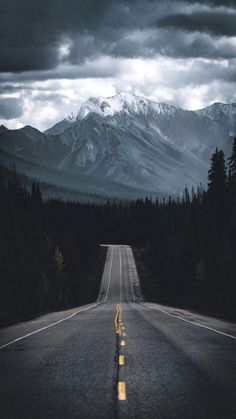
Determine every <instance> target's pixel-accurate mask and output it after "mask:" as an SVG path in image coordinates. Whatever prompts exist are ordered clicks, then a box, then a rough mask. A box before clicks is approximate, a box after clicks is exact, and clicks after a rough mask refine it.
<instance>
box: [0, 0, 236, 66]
mask: <svg viewBox="0 0 236 419" xmlns="http://www.w3.org/2000/svg"><path fill="white" fill-rule="evenodd" d="M0 3H1V15H0V38H1V62H0V71H2V72H3V71H4V72H17V71H18V72H19V71H32V70H44V69H45V70H48V69H51V68H55V67H56V66H57V65H58V63H59V62H60V61H61V57H60V54H58V48H59V45H60V44H61V43H63V40H66V39H69V40H70V51H69V54H68V55H67V57H66V59H67V61H69V62H71V64H78V63H79V62H83V61H84V60H85V59H86V58H88V57H94V56H98V55H100V54H109V55H111V56H118V57H137V56H144V57H147V56H149V57H150V56H152V55H153V54H155V53H156V54H160V55H165V54H167V55H170V56H171V55H173V56H180V57H182V56H197V57H199V56H203V57H206V56H207V55H208V54H210V56H211V57H212V56H214V57H230V56H235V51H234V52H233V51H230V49H229V48H227V50H226V51H225V48H224V45H222V48H220V47H218V48H214V47H213V50H212V45H213V43H214V39H209V37H208V38H204V37H203V36H202V37H201V35H202V34H201V35H200V34H198V35H196V37H195V39H192V38H191V39H188V35H186V33H185V34H184V33H183V32H182V30H184V31H186V30H187V31H188V32H190V33H191V32H196V31H197V32H206V33H209V34H212V35H217V36H221V35H227V36H231V35H235V34H236V10H235V13H233V10H232V8H231V9H227V8H226V5H227V4H228V5H229V6H232V2H226V1H224V2H223V1H221V2H220V1H215V2H213V1H209V2H206V1H205V2H203V1H201V2H198V3H196V4H195V7H193V2H178V1H171V0H167V1H165V2H161V1H160V0H156V1H154V0H148V1H145V2H143V1H141V0H135V1H132V0H123V1H122V0H120V1H115V0H99V1H98V0H86V1H84V0H40V1H39V0H21V1H19V0H8V1H7V2H3V1H2V0H1V2H0ZM213 5H215V6H218V8H219V6H222V5H224V7H223V8H222V9H221V11H219V10H218V12H217V10H214V8H213V7H212V6H213ZM169 28H170V30H169ZM171 28H174V29H175V31H176V30H178V31H177V34H176V36H173V30H171ZM135 30H139V31H143V38H142V36H141V35H140V36H139V37H138V38H137V39H135V37H134V36H133V37H132V36H130V35H132V33H133V32H134V31H135ZM147 30H149V31H150V33H149V36H147V33H146V32H145V31H147ZM186 36H187V39H186Z"/></svg>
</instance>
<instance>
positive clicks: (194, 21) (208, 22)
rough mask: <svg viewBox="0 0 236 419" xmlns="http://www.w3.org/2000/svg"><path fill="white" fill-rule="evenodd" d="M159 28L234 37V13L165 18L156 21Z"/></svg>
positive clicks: (201, 13)
mask: <svg viewBox="0 0 236 419" xmlns="http://www.w3.org/2000/svg"><path fill="white" fill-rule="evenodd" d="M158 26H159V27H164V28H167V27H172V28H177V29H184V30H187V31H190V32H192V31H198V32H201V31H203V32H208V33H211V34H213V35H226V36H234V35H236V13H232V14H229V13H214V12H212V11H211V12H200V13H193V14H185V13H181V14H176V15H170V16H165V17H163V18H162V19H160V20H159V21H158Z"/></svg>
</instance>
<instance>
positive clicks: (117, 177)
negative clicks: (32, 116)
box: [0, 93, 236, 197]
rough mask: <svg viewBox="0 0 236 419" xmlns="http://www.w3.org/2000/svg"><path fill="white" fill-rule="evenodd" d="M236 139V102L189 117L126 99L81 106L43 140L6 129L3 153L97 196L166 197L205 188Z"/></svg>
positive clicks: (27, 131) (29, 131) (1, 137)
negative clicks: (217, 154)
mask: <svg viewBox="0 0 236 419" xmlns="http://www.w3.org/2000/svg"><path fill="white" fill-rule="evenodd" d="M235 134H236V104H235V103H233V104H223V103H215V104H213V105H211V106H209V107H207V108H205V109H200V110H197V111H188V110H184V109H181V108H179V107H176V106H172V105H168V104H165V103H156V102H153V101H150V100H148V99H145V98H143V97H139V96H135V95H132V94H129V93H121V94H118V95H116V96H113V97H110V98H102V97H91V98H89V99H88V100H87V101H82V102H80V103H79V105H78V109H77V110H76V112H73V113H72V114H70V115H68V116H67V117H65V119H64V120H62V121H60V122H59V123H57V124H56V125H54V126H53V127H52V128H50V129H48V130H47V131H45V132H44V133H41V132H40V131H38V130H36V129H34V128H32V127H29V126H27V127H24V128H22V129H20V130H7V129H6V128H5V127H3V129H0V149H1V150H3V151H5V152H7V153H8V155H9V156H11V158H12V159H13V158H15V157H17V158H18V164H19V165H20V163H19V162H20V161H22V160H24V161H28V162H31V170H32V171H34V169H33V167H34V165H36V164H37V165H41V166H43V167H44V166H45V167H46V168H47V169H45V173H48V172H49V171H52V170H53V172H54V178H55V177H57V175H58V178H60V177H61V178H62V177H63V176H65V177H68V178H71V177H72V178H73V182H76V180H75V179H77V181H78V187H79V185H80V183H81V182H80V181H81V179H83V182H82V183H83V187H84V188H87V189H88V190H90V188H91V185H93V186H92V189H93V193H96V192H97V190H101V189H102V190H103V191H105V193H107V194H109V195H110V194H112V195H113V196H114V195H117V196H121V195H122V194H123V196H125V197H127V196H132V197H133V196H134V195H136V196H141V195H143V194H145V193H153V192H154V193H158V194H163V195H165V194H176V193H177V191H180V192H182V190H183V188H184V187H185V185H188V186H189V187H191V186H192V185H198V184H199V183H200V182H202V183H205V182H206V179H207V170H208V168H209V160H210V157H211V154H212V152H213V151H214V150H215V148H216V147H219V148H221V149H223V150H224V152H225V153H226V155H228V154H229V153H230V151H231V145H232V137H233V136H234V135H235ZM45 180H46V179H44V181H45ZM68 182H69V181H68ZM73 185H74V183H73ZM63 186H65V184H64V185H63ZM73 187H74V186H73ZM99 188H100V189H99ZM122 191H123V192H122Z"/></svg>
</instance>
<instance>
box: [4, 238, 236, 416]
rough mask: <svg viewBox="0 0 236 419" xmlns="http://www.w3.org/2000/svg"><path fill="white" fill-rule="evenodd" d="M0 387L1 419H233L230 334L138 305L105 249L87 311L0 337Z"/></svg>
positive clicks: (235, 391) (123, 258) (127, 268)
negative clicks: (93, 297) (96, 294)
mask: <svg viewBox="0 0 236 419" xmlns="http://www.w3.org/2000/svg"><path fill="white" fill-rule="evenodd" d="M116 332H118V333H116ZM0 379H1V384H0V418H1V419H13V418H14V419H39V418H40V419H62V418H63V419H102V418H138V419H139V418H155V419H175V418H176V419H190V418H194V419H195V418H196V419H203V418H204V419H209V418H214V419H235V418H236V326H235V325H234V324H232V323H227V322H225V321H222V320H218V319H214V318H211V317H207V316H203V315H199V314H196V313H192V312H188V311H186V310H177V309H174V308H168V307H164V306H160V305H156V304H151V303H146V302H144V301H142V298H141V296H140V290H139V286H138V281H137V273H136V268H135V263H134V260H133V256H132V251H131V249H130V248H129V247H128V246H118V245H117V246H109V250H108V255H107V260H106V264H105V268H104V273H103V278H102V283H101V290H100V296H99V299H98V301H97V302H96V303H94V304H90V305H88V306H83V307H79V308H77V309H72V310H67V311H63V312H57V313H50V314H46V315H42V316H39V317H37V318H36V319H34V320H30V321H27V322H23V323H18V324H15V325H12V326H9V327H6V328H4V329H1V330H0Z"/></svg>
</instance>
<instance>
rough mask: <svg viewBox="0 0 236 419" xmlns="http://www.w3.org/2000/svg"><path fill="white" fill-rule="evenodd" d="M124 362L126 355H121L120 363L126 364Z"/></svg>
mask: <svg viewBox="0 0 236 419" xmlns="http://www.w3.org/2000/svg"><path fill="white" fill-rule="evenodd" d="M124 364H125V356H124V355H119V365H124Z"/></svg>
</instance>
